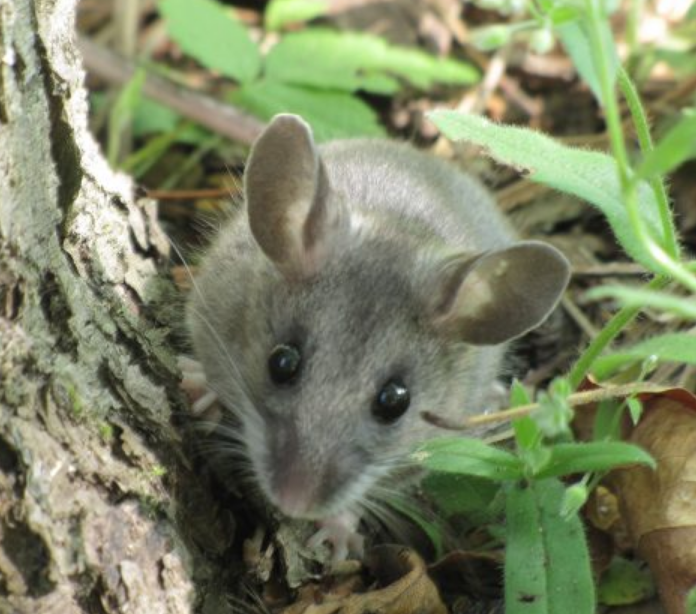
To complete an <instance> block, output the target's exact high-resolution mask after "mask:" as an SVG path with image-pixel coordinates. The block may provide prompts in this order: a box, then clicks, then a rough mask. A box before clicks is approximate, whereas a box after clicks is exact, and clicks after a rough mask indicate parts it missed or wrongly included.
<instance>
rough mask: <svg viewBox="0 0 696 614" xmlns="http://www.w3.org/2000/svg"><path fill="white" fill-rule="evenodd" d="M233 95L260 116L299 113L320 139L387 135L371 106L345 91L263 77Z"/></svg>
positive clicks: (236, 100) (241, 103)
mask: <svg viewBox="0 0 696 614" xmlns="http://www.w3.org/2000/svg"><path fill="white" fill-rule="evenodd" d="M230 98H231V101H232V102H233V103H235V104H237V105H239V106H240V107H243V108H245V109H247V110H248V111H251V112H252V113H254V114H255V115H257V116H258V117H260V118H261V119H266V120H268V119H270V118H271V117H273V116H274V115H275V114H276V113H297V114H298V115H301V116H302V117H304V118H305V119H306V120H307V121H308V122H309V123H310V124H311V126H312V128H313V130H314V136H315V137H316V139H317V140H318V141H328V140H330V139H339V138H350V137H355V136H376V137H379V136H385V131H384V128H383V127H382V126H381V125H380V124H379V121H378V119H377V115H376V113H375V112H374V111H373V110H372V108H371V107H370V106H369V105H367V104H366V103H364V102H363V101H362V100H360V99H359V98H356V97H355V96H351V95H350V94H347V93H345V92H337V91H326V90H313V89H310V88H305V87H299V86H294V85H288V84H285V83H278V82H274V81H267V80H261V81H255V82H254V83H249V84H247V85H244V86H242V87H241V88H239V89H238V90H237V91H236V92H234V94H233V95H232V96H231V97H230Z"/></svg>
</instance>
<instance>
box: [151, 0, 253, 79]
mask: <svg viewBox="0 0 696 614" xmlns="http://www.w3.org/2000/svg"><path fill="white" fill-rule="evenodd" d="M157 7H158V9H159V11H160V13H161V14H162V15H163V16H164V18H165V21H166V22H167V30H168V31H169V35H170V36H171V37H172V40H174V41H176V42H177V43H178V45H179V47H181V49H182V50H183V51H184V52H185V53H187V54H188V55H190V56H191V57H192V58H195V59H196V60H198V61H199V62H200V63H201V64H202V65H203V66H205V67H206V68H210V69H211V70H217V71H219V72H220V73H221V74H223V75H225V76H227V77H231V78H232V79H236V80H237V81H239V82H241V83H246V82H248V81H251V80H252V79H254V78H255V77H256V76H257V75H258V74H259V72H260V70H261V54H260V53H259V49H258V47H257V46H256V43H254V41H252V40H251V38H250V37H249V33H248V32H247V30H246V28H245V27H244V26H243V25H242V24H241V23H240V22H239V21H238V20H237V19H236V18H235V17H234V16H233V15H232V13H231V12H230V11H228V10H226V9H224V8H223V6H222V5H220V4H218V3H217V2H214V1H213V0H161V2H160V3H159V4H158V5H157Z"/></svg>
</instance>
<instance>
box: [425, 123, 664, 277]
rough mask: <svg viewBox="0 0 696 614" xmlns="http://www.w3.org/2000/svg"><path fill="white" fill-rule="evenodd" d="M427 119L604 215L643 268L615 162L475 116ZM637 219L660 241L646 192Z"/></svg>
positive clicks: (642, 188) (644, 257)
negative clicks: (589, 205)
mask: <svg viewBox="0 0 696 614" xmlns="http://www.w3.org/2000/svg"><path fill="white" fill-rule="evenodd" d="M428 117H429V118H430V119H431V120H432V121H433V122H434V123H435V125H436V126H437V127H438V128H439V129H440V130H441V131H442V132H443V134H445V135H446V136H448V137H449V138H451V139H453V140H465V141H469V142H471V143H475V144H477V145H481V146H482V147H485V148H486V150H487V152H488V154H489V155H490V156H491V157H493V158H495V159H496V160H498V161H499V162H502V163H503V164H507V165H509V166H513V167H515V168H517V169H518V170H520V171H521V172H526V173H527V174H528V178H529V179H531V180H532V181H535V182H537V183H542V184H544V185H548V186H551V187H552V188H556V189H558V190H561V191H563V192H567V193H569V194H573V195H575V196H577V197H578V198H582V199H584V200H586V201H587V202H589V203H591V204H593V205H595V206H596V207H597V208H598V209H600V210H601V211H602V213H604V215H605V216H606V218H607V220H608V221H609V224H610V225H611V228H612V230H613V231H614V234H615V235H616V237H617V239H618V240H619V242H620V243H621V245H622V246H623V248H624V249H625V250H626V252H627V253H628V254H629V255H630V256H631V257H632V258H633V259H634V260H636V261H638V262H640V263H642V264H643V265H644V266H646V267H647V268H650V267H651V266H652V264H651V263H652V258H651V256H650V255H649V254H648V253H647V252H646V251H645V247H644V246H643V245H642V243H641V242H640V240H639V239H638V238H637V237H636V235H635V233H634V231H633V227H632V225H631V223H630V221H629V218H628V214H627V211H626V207H625V206H624V203H623V200H622V196H621V187H620V185H619V180H618V172H617V168H616V161H615V160H614V159H613V158H612V157H611V156H608V155H606V154H603V153H600V152H596V151H586V150H582V149H574V148H572V147H567V146H565V145H562V144H561V143H559V142H558V141H555V140H553V139H551V138H550V137H548V136H546V135H544V134H541V133H538V132H534V131H532V130H529V129H527V128H518V127H514V126H502V125H499V124H495V123H493V122H491V121H489V120H487V119H484V118H483V117H480V116H477V115H467V114H464V113H458V112H456V111H443V110H440V111H434V112H432V113H429V114H428ZM638 196H639V208H640V212H641V216H642V217H643V219H644V220H645V223H646V224H647V226H648V227H649V229H650V230H651V231H652V232H653V233H654V234H655V236H661V233H662V227H661V225H660V221H659V215H658V206H657V203H656V202H655V195H654V194H653V191H652V190H651V189H650V187H649V186H648V185H647V184H646V183H645V182H641V183H640V185H639V190H638Z"/></svg>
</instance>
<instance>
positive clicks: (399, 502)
mask: <svg viewBox="0 0 696 614" xmlns="http://www.w3.org/2000/svg"><path fill="white" fill-rule="evenodd" d="M385 503H386V504H387V505H389V507H391V508H393V509H395V510H396V511H397V512H399V513H401V514H403V515H404V516H405V517H406V518H408V519H410V520H411V522H413V523H414V524H415V525H417V526H418V527H419V528H420V529H421V531H423V533H425V535H426V536H427V538H428V539H429V540H430V543H431V544H432V545H433V547H434V548H435V558H437V559H439V558H440V557H441V556H442V555H443V554H444V539H443V533H442V528H441V526H439V525H438V524H437V523H435V522H433V521H432V520H429V519H428V518H427V517H426V515H425V514H424V513H423V511H422V510H421V509H419V508H418V507H417V506H416V505H414V504H413V503H411V502H410V501H408V500H407V499H406V498H405V497H401V496H397V497H390V498H388V499H385Z"/></svg>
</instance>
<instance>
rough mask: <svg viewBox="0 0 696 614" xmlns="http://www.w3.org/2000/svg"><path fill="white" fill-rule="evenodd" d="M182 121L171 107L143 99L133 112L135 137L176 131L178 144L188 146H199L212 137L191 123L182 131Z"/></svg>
mask: <svg viewBox="0 0 696 614" xmlns="http://www.w3.org/2000/svg"><path fill="white" fill-rule="evenodd" d="M182 121H183V120H182V118H181V115H179V114H178V113H176V112H175V111H172V110H171V109H170V108H169V107H166V106H164V105H162V104H160V103H158V102H155V101H154V100H149V99H148V98H142V99H141V100H139V101H138V104H137V106H136V107H135V109H134V111H133V136H139V137H144V136H149V135H152V134H158V133H165V132H175V131H176V135H175V136H176V139H175V140H176V142H178V143H186V144H188V145H199V144H200V143H202V142H203V141H204V140H206V139H207V138H209V137H210V132H208V131H206V130H204V129H203V128H200V127H199V126H196V125H195V124H192V123H190V122H188V123H186V124H185V125H184V127H183V129H181V122H182Z"/></svg>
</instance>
